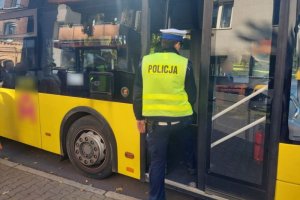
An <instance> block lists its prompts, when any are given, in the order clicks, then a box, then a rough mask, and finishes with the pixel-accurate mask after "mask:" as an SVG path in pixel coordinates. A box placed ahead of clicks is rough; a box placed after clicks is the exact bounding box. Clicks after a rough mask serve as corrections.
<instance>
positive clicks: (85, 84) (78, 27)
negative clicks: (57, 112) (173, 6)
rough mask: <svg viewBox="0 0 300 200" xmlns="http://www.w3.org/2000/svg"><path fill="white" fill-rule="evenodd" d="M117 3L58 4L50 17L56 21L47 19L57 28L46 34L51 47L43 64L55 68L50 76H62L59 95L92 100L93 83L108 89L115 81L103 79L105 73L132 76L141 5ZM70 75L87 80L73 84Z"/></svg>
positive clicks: (135, 1) (137, 54) (136, 59)
mask: <svg viewBox="0 0 300 200" xmlns="http://www.w3.org/2000/svg"><path fill="white" fill-rule="evenodd" d="M117 2H118V3H116V2H114V1H112V2H107V3H103V2H102V3H99V4H96V5H95V4H94V3H93V2H87V1H79V2H73V3H59V4H55V5H56V9H55V10H54V9H53V10H51V11H47V13H45V16H50V18H51V19H53V21H52V22H51V23H49V21H47V23H49V24H52V25H51V26H50V27H49V28H48V27H45V28H43V29H42V30H41V31H43V35H44V42H45V43H46V44H47V46H45V49H44V50H43V58H44V59H42V66H43V68H48V69H50V70H48V71H47V72H48V74H47V76H53V77H58V79H59V81H60V86H59V87H60V91H59V93H60V94H63V95H71V96H81V97H91V96H92V93H93V91H94V90H92V89H91V88H92V84H103V85H105V84H106V85H107V84H108V82H109V81H107V83H106V80H112V79H108V78H106V77H104V78H103V77H101V78H99V77H98V76H101V74H106V75H107V74H111V73H113V74H115V73H117V72H116V71H118V72H119V71H122V73H124V74H125V73H126V75H128V73H132V72H134V71H135V68H137V67H138V64H139V60H140V46H141V45H140V28H139V27H140V25H139V23H140V17H139V16H140V14H141V13H140V12H141V11H140V9H141V8H140V7H141V2H140V1H138V0H129V1H124V2H123V1H122V2H119V1H117ZM74 74H76V75H74ZM68 77H81V78H82V79H80V80H82V81H80V84H77V85H76V84H68V83H70V82H68V79H67V78H68ZM102 78H103V80H102ZM96 79H97V81H95V80H96ZM100 79H101V81H99V80H100ZM70 80H73V79H72V78H70ZM92 81H93V82H92ZM104 82H105V84H104ZM71 83H73V82H71ZM118 84H119V83H118ZM101 87H102V86H101ZM95 88H96V87H95ZM98 88H100V87H98ZM102 88H106V87H102ZM43 92H49V93H52V92H51V91H48V90H47V91H43ZM99 98H100V97H99ZM101 98H102V97H101Z"/></svg>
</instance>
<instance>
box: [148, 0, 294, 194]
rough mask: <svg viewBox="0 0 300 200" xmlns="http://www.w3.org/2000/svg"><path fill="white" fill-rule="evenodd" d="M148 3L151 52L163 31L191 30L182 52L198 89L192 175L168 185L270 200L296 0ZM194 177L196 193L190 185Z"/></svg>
mask: <svg viewBox="0 0 300 200" xmlns="http://www.w3.org/2000/svg"><path fill="white" fill-rule="evenodd" d="M149 4H150V5H149V6H150V10H151V17H150V19H151V20H150V22H151V23H150V25H151V26H150V30H151V45H152V46H151V48H150V51H154V50H155V47H156V46H155V44H157V41H158V40H157V34H158V33H159V29H160V28H168V27H171V28H178V29H186V30H190V32H191V35H190V37H191V38H190V41H189V43H188V44H189V45H187V46H186V47H187V48H186V49H185V48H183V51H182V52H180V53H181V54H182V55H184V56H186V57H188V58H189V59H190V60H191V61H192V62H193V67H194V74H195V79H196V84H197V88H198V91H199V94H198V96H199V98H198V102H197V104H196V105H195V109H196V110H197V111H198V112H197V114H198V120H197V124H196V125H195V126H194V128H195V127H196V128H197V129H198V131H197V133H196V137H197V175H194V177H192V178H190V179H188V178H187V177H188V175H187V176H185V175H184V172H183V171H180V170H179V169H178V167H177V173H178V174H179V173H180V178H178V176H177V177H176V176H175V175H173V176H172V171H171V170H170V172H169V171H168V174H167V176H166V177H167V179H168V180H167V181H166V183H167V184H169V185H171V186H175V187H176V188H177V189H178V188H181V189H183V190H187V191H190V192H192V193H198V194H199V195H202V196H206V197H209V198H217V197H216V196H215V195H213V194H217V196H223V197H224V198H226V199H227V198H228V199H232V198H243V199H273V198H274V194H275V182H276V172H277V158H278V143H279V135H280V133H279V131H280V130H281V123H280V121H281V116H280V115H281V113H282V110H281V106H280V103H281V102H282V99H280V98H281V96H282V93H280V92H282V90H280V89H281V88H282V85H283V84H284V78H283V76H282V74H283V73H282V71H283V70H284V67H282V66H287V64H288V63H287V62H286V60H291V59H290V57H289V56H290V55H289V54H288V53H287V52H288V50H290V46H289V47H288V48H285V45H286V44H287V43H288V41H290V40H291V39H292V38H293V37H294V35H293V34H290V33H291V32H294V27H295V24H296V20H295V19H296V8H297V1H296V0H291V1H288V2H286V1H280V0H264V1H261V0H255V1H247V0H215V1H202V2H198V1H193V0H190V1H184V2H182V1H176V0H170V1H150V3H149ZM158 5H159V6H158ZM187 13H188V14H187ZM279 16H281V17H280V20H279ZM158 19H160V20H158ZM161 19H164V20H161ZM287 49H288V50H287ZM285 58H286V60H285ZM274 94H277V95H274ZM181 139H182V138H181ZM177 147H178V146H177ZM173 153H174V151H173ZM176 156H177V157H180V154H178V153H177V154H176ZM179 165H180V163H179V164H178V165H177V166H179ZM175 171H176V170H175ZM195 177H196V187H197V188H198V190H195V189H193V188H192V187H191V186H194V185H190V184H189V183H188V182H187V180H195V179H193V178H195ZM185 178H187V180H183V179H185Z"/></svg>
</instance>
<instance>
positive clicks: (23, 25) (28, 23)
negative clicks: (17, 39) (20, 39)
mask: <svg viewBox="0 0 300 200" xmlns="http://www.w3.org/2000/svg"><path fill="white" fill-rule="evenodd" d="M34 29H35V27H34V18H33V16H28V17H20V18H17V19H9V20H3V21H0V36H1V35H2V36H3V35H4V36H15V35H18V36H30V35H32V34H33V32H34Z"/></svg>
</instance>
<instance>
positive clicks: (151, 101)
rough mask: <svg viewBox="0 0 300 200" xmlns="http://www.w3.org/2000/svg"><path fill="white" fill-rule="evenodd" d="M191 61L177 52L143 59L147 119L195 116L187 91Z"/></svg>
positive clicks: (153, 55)
mask: <svg viewBox="0 0 300 200" xmlns="http://www.w3.org/2000/svg"><path fill="white" fill-rule="evenodd" d="M187 64H188V60H187V59H186V58H184V57H182V56H179V55H177V54H175V53H155V54H151V55H148V56H145V57H144V58H143V62H142V76H143V116H146V117H147V116H166V117H181V116H189V115H191V114H192V107H191V105H190V103H189V102H188V96H187V94H186V91H185V90H184V83H185V76H186V70H187Z"/></svg>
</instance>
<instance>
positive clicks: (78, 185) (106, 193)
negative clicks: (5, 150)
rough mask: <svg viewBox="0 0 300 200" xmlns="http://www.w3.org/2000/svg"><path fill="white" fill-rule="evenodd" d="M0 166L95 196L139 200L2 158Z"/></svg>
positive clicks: (119, 199) (117, 199) (116, 199)
mask: <svg viewBox="0 0 300 200" xmlns="http://www.w3.org/2000/svg"><path fill="white" fill-rule="evenodd" d="M0 164H3V165H6V166H8V167H12V168H15V169H18V170H22V171H25V172H28V173H30V174H34V175H37V176H41V177H43V178H46V179H50V180H53V181H56V182H59V183H62V184H66V185H69V186H73V187H76V188H78V189H80V190H85V191H88V192H92V193H95V194H99V195H103V196H105V197H108V198H112V199H115V200H140V199H137V198H134V197H130V196H127V195H124V194H119V193H116V192H112V191H105V190H102V189H98V188H95V187H92V186H90V185H84V184H81V183H77V182H75V181H72V180H69V179H66V178H62V177H60V176H56V175H53V174H49V173H46V172H43V171H40V170H36V169H33V168H30V167H26V166H24V165H21V164H19V163H15V162H11V161H8V160H5V159H2V158H0Z"/></svg>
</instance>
